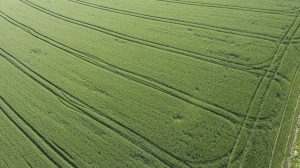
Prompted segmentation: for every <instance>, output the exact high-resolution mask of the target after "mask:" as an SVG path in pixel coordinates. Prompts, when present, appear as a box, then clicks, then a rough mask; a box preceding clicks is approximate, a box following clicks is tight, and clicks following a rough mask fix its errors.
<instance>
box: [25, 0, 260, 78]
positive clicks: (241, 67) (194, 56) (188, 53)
mask: <svg viewBox="0 0 300 168" xmlns="http://www.w3.org/2000/svg"><path fill="white" fill-rule="evenodd" d="M20 1H21V2H23V3H24V4H26V5H28V6H30V7H32V8H34V9H36V10H39V11H41V12H42V13H45V14H47V15H50V16H52V17H55V18H57V19H60V20H64V21H66V22H69V23H72V24H76V25H79V26H83V27H86V28H88V29H91V30H95V31H98V32H101V33H104V34H106V35H109V36H112V37H116V38H118V39H122V40H126V41H129V42H132V43H136V44H139V45H144V46H148V47H151V48H155V49H159V50H163V51H167V52H171V53H175V54H178V55H179V56H184V57H189V58H192V59H196V60H201V61H206V62H210V63H213V64H218V65H221V66H224V64H228V66H229V67H232V68H235V69H237V70H241V71H245V70H248V71H245V72H247V73H252V74H256V75H261V73H263V72H261V71H264V70H262V69H261V68H255V67H251V66H253V65H254V64H253V65H249V66H250V67H249V66H246V65H245V64H242V63H238V62H228V60H223V59H220V58H213V57H211V56H207V55H203V54H199V53H195V52H192V51H187V50H184V49H179V48H175V47H171V46H168V45H164V44H160V43H155V42H152V41H148V40H143V39H139V38H136V37H131V36H129V35H126V34H122V33H119V32H115V31H112V30H109V29H106V28H103V27H99V26H96V25H92V24H89V23H86V22H82V21H79V20H75V19H72V18H69V17H66V16H63V15H61V14H58V13H55V12H52V11H50V10H48V9H45V8H43V7H40V6H38V5H36V4H34V3H32V2H29V1H28V0H20ZM259 64H260V63H259ZM251 70H255V71H251ZM257 71H258V72H257Z"/></svg>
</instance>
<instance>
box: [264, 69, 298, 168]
mask: <svg viewBox="0 0 300 168" xmlns="http://www.w3.org/2000/svg"><path fill="white" fill-rule="evenodd" d="M299 70H300V64H299V66H298V68H297V71H296V73H295V75H294V79H293V83H292V84H291V88H290V91H289V94H288V96H287V100H286V102H285V106H284V109H283V112H282V116H281V120H280V124H279V127H278V130H277V134H276V139H275V142H274V145H273V149H272V155H271V158H270V162H269V168H271V167H272V161H273V157H274V153H275V149H276V146H277V142H278V137H279V134H280V132H281V128H282V123H283V118H284V116H285V114H286V111H287V107H288V105H289V102H290V97H291V95H292V91H293V87H294V86H293V85H294V83H295V81H296V78H297V75H298V72H299ZM298 100H299V98H298ZM297 103H298V101H297ZM297 105H298V104H297ZM297 105H296V108H297ZM295 111H296V110H295ZM294 114H295V112H294ZM293 120H294V119H293ZM292 123H293V122H292ZM284 153H285V154H286V152H284ZM283 160H284V159H283Z"/></svg>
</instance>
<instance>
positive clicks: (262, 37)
mask: <svg viewBox="0 0 300 168" xmlns="http://www.w3.org/2000/svg"><path fill="white" fill-rule="evenodd" d="M69 1H70V2H73V3H77V4H81V5H85V6H88V7H92V8H96V9H100V10H105V11H109V12H113V13H119V14H124V15H129V16H134V17H139V18H143V19H149V20H154V21H160V22H166V23H172V24H177V25H182V26H188V27H193V28H199V29H204V30H210V31H216V32H220V33H226V34H232V35H237V36H242V37H248V38H255V39H260V40H265V41H269V42H273V43H275V44H276V43H277V42H278V39H276V38H274V37H271V36H267V35H264V34H258V33H253V32H246V31H241V30H235V29H230V28H224V27H217V26H212V25H208V24H203V23H197V22H190V21H184V20H178V19H173V18H165V17H160V16H152V15H148V14H142V13H137V12H131V11H126V10H121V9H116V8H111V7H107V6H102V5H98V4H93V3H90V2H86V1H82V0H69Z"/></svg>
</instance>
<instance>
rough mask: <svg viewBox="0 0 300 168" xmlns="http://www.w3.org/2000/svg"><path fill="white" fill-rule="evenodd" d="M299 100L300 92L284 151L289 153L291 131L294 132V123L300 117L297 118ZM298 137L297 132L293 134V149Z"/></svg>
mask: <svg viewBox="0 0 300 168" xmlns="http://www.w3.org/2000/svg"><path fill="white" fill-rule="evenodd" d="M299 102H300V94H299V96H298V98H297V102H296V106H295V108H294V113H293V118H292V124H291V127H290V131H289V136H288V140H287V142H286V145H285V150H284V153H285V154H287V149H288V145H289V143H288V142H289V141H290V138H291V133H292V130H293V126H295V125H294V123H295V121H298V120H299V117H297V118H296V113H297V109H298V108H299ZM298 116H299V111H298ZM296 127H297V125H296ZM296 138H297V134H295V133H294V134H293V139H294V140H293V141H292V142H291V146H292V149H293V146H294V144H293V143H295V140H296ZM290 152H291V151H290ZM289 160H290V158H288V159H287V161H289ZM287 164H288V163H287ZM283 166H284V159H283V160H282V164H281V167H283Z"/></svg>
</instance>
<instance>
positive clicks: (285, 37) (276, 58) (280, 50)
mask: <svg viewBox="0 0 300 168" xmlns="http://www.w3.org/2000/svg"><path fill="white" fill-rule="evenodd" d="M299 14H300V12H299V13H298V15H297V16H296V17H295V19H294V20H293V22H292V23H291V25H290V26H289V28H288V30H287V31H286V33H285V34H284V35H283V36H282V38H281V42H280V45H279V46H278V49H277V52H276V54H275V56H274V59H273V61H272V64H271V66H270V67H269V68H268V71H267V72H266V74H265V76H264V77H263V78H262V79H261V81H260V83H259V85H258V87H257V90H256V92H255V94H254V95H253V97H252V99H251V103H250V105H249V108H248V110H247V113H246V117H245V119H244V121H243V122H242V123H243V124H242V127H241V128H240V131H239V132H241V131H242V129H243V128H244V127H245V125H246V123H245V121H246V120H247V118H248V117H249V114H250V111H251V107H252V106H253V103H254V99H255V97H256V95H257V94H258V91H259V88H260V87H261V86H262V83H263V81H264V79H265V78H266V77H267V75H268V74H269V72H270V71H271V69H272V68H274V67H272V65H273V66H275V70H274V72H273V73H272V77H271V80H269V81H268V83H267V87H266V88H267V89H265V90H264V92H263V94H262V98H261V99H260V103H259V108H258V109H259V112H258V113H257V114H256V119H255V120H254V125H253V127H254V126H255V125H256V122H257V121H258V118H257V117H258V116H259V114H260V113H261V107H262V104H263V100H264V99H265V97H266V94H267V92H268V90H269V87H270V85H271V83H272V81H273V80H274V78H275V76H276V75H277V70H278V68H279V67H280V65H281V62H282V59H283V57H284V54H285V52H286V50H287V47H288V44H290V42H291V40H292V39H293V36H294V34H295V32H296V31H297V29H298V27H299V26H298V25H296V22H297V20H298V19H299ZM295 25H296V28H295V29H292V28H293V27H295ZM289 34H291V37H288V35H289ZM285 40H288V41H287V42H285ZM253 127H252V128H253ZM239 134H240V133H239ZM252 134H253V130H252V131H251V135H250V136H249V137H252ZM240 139H241V137H240V135H239V136H238V138H237V141H236V143H235V145H234V148H233V151H232V154H231V157H230V158H229V160H228V164H229V163H230V162H232V161H233V160H234V153H235V152H236V151H235V147H236V146H237V144H238V143H239V141H240Z"/></svg>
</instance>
